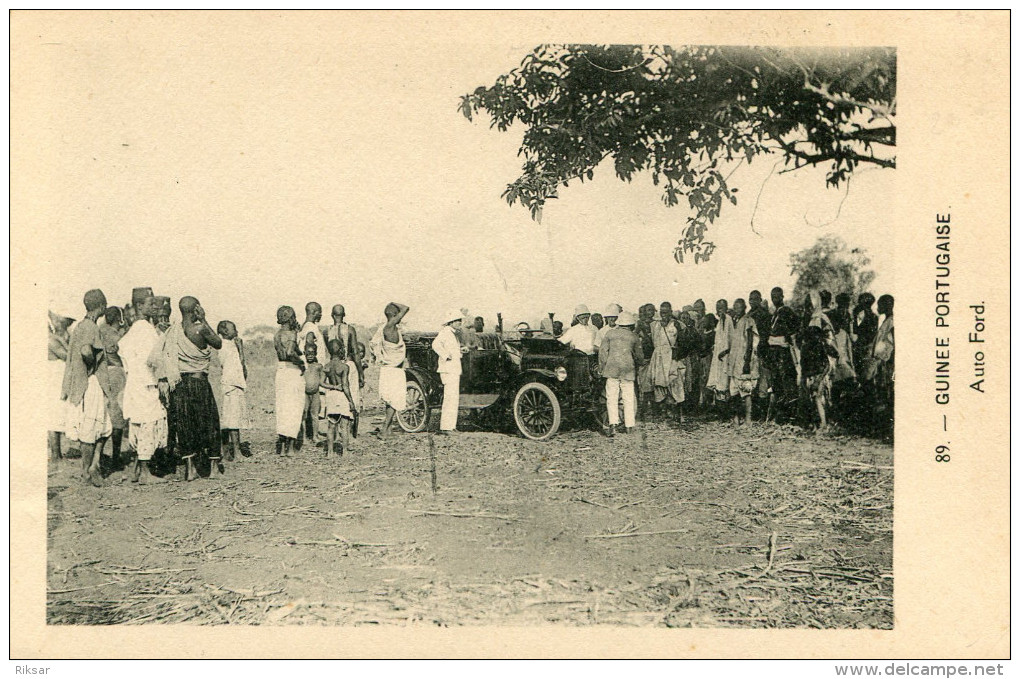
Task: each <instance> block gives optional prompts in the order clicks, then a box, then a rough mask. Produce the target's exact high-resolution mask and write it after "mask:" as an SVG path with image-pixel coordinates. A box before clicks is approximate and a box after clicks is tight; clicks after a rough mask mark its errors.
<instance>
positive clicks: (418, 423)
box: [397, 378, 432, 434]
mask: <svg viewBox="0 0 1020 679" xmlns="http://www.w3.org/2000/svg"><path fill="white" fill-rule="evenodd" d="M431 410H432V409H431V408H429V404H428V402H427V401H426V400H425V390H424V389H423V388H422V386H421V384H420V383H419V382H418V380H416V379H414V378H409V379H408V380H407V408H406V409H405V410H404V411H402V412H399V413H397V424H398V425H399V426H400V428H401V429H403V430H404V431H406V432H407V433H408V434H417V433H418V432H421V431H425V428H426V427H428V424H429V416H430V415H431Z"/></svg>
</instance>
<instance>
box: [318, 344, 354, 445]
mask: <svg viewBox="0 0 1020 679" xmlns="http://www.w3.org/2000/svg"><path fill="white" fill-rule="evenodd" d="M326 347H327V348H328V349H329V353H330V359H329V364H327V365H326V369H325V370H324V371H323V372H324V374H323V379H322V383H321V386H322V388H323V389H325V390H326V421H327V422H328V423H329V437H328V438H327V443H326V446H327V448H326V457H333V449H334V445H335V442H336V430H337V425H340V436H341V439H340V441H341V445H340V455H343V453H344V451H347V450H349V449H350V445H351V422H352V421H353V419H354V411H353V409H352V408H351V403H352V400H353V399H352V398H351V389H350V382H349V378H350V372H351V369H350V366H349V365H348V364H347V361H345V360H344V357H345V356H346V353H345V351H344V343H343V341H342V340H339V339H336V338H334V339H331V340H329V341H328V342H327V343H326Z"/></svg>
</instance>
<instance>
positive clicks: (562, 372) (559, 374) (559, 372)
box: [556, 365, 567, 382]
mask: <svg viewBox="0 0 1020 679" xmlns="http://www.w3.org/2000/svg"><path fill="white" fill-rule="evenodd" d="M556 379H558V380H559V381H560V382H565V381H566V379H567V369H566V368H564V367H563V366H562V365H561V366H560V367H559V368H556Z"/></svg>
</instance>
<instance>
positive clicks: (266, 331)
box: [242, 324, 276, 338]
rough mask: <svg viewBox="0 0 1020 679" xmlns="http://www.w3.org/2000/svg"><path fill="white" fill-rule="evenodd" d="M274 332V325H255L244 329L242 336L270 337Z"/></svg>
mask: <svg viewBox="0 0 1020 679" xmlns="http://www.w3.org/2000/svg"><path fill="white" fill-rule="evenodd" d="M275 334H276V327H275V326H272V325H265V324H263V325H256V326H253V327H251V328H248V329H246V330H245V331H244V332H243V333H242V336H243V337H248V338H258V337H266V336H268V337H272V336H273V335H275Z"/></svg>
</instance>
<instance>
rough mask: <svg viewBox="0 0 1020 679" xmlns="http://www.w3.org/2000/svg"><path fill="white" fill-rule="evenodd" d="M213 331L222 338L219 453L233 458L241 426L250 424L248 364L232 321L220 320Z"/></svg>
mask: <svg viewBox="0 0 1020 679" xmlns="http://www.w3.org/2000/svg"><path fill="white" fill-rule="evenodd" d="M216 334H218V335H219V336H220V337H221V338H222V339H223V348H222V349H220V351H219V357H220V365H222V366H223V372H222V373H221V375H220V388H221V389H222V390H223V391H222V394H223V398H222V400H221V408H220V432H221V434H220V442H221V444H222V446H223V457H224V458H225V459H226V460H227V461H228V462H233V461H234V460H235V459H237V457H238V456H240V455H241V430H242V429H248V428H249V427H251V422H250V421H249V419H248V399H247V397H246V395H245V392H246V390H247V389H248V365H247V362H246V361H245V357H244V342H243V341H242V340H241V338H240V337H238V336H237V326H236V325H234V323H233V321H220V322H219V324H218V325H217V326H216Z"/></svg>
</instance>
